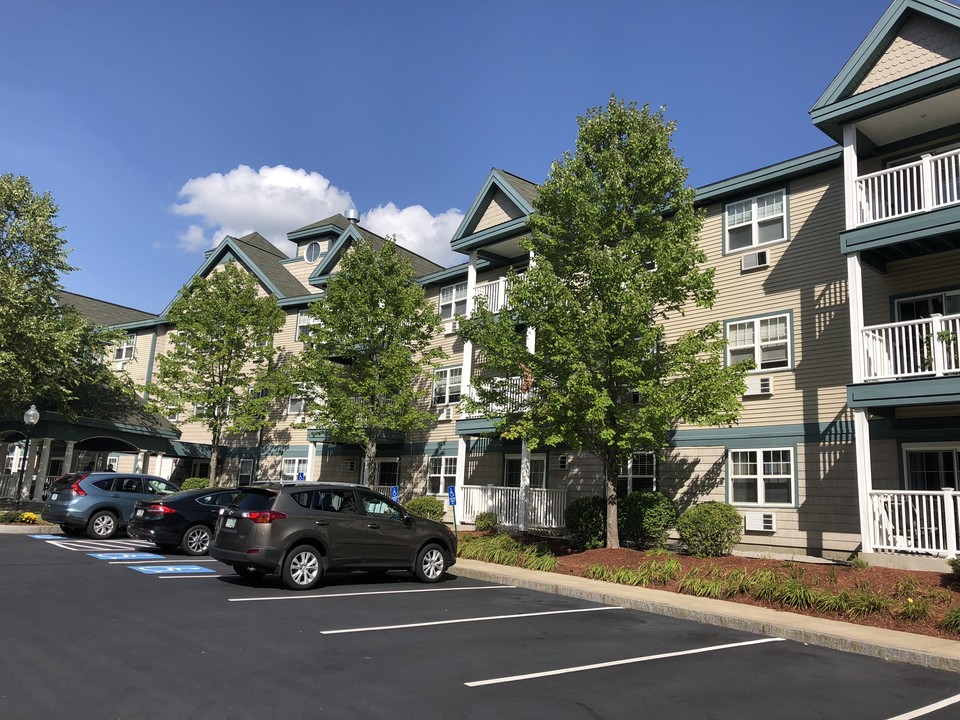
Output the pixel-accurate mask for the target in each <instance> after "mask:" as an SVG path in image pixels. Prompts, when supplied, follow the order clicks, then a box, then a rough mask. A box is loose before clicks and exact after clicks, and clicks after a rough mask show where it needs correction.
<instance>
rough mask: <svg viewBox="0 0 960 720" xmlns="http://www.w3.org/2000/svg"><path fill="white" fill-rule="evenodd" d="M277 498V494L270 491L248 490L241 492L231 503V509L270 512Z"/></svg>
mask: <svg viewBox="0 0 960 720" xmlns="http://www.w3.org/2000/svg"><path fill="white" fill-rule="evenodd" d="M275 497H277V494H276V493H275V492H270V491H269V490H254V489H248V490H244V491H242V492H240V493H239V494H238V495H237V496H236V497H235V498H234V499H233V502H232V503H230V507H237V508H240V509H241V510H269V509H270V507H271V506H272V505H273V500H274V498H275Z"/></svg>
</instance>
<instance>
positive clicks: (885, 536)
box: [869, 488, 960, 556]
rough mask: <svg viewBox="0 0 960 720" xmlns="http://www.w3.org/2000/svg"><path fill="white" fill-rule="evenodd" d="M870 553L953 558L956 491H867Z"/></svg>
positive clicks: (959, 513)
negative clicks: (871, 547)
mask: <svg viewBox="0 0 960 720" xmlns="http://www.w3.org/2000/svg"><path fill="white" fill-rule="evenodd" d="M869 495H870V520H871V523H870V541H871V544H872V546H873V549H874V550H879V551H891V552H906V553H920V554H933V555H947V556H955V555H956V554H957V547H958V544H960V537H958V535H957V532H958V528H960V523H958V522H957V518H958V516H960V507H958V503H960V492H957V491H955V490H954V489H953V488H944V489H943V490H942V491H939V492H937V491H927V492H924V491H914V490H871V491H870V494H869Z"/></svg>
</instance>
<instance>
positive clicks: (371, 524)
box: [367, 523, 380, 530]
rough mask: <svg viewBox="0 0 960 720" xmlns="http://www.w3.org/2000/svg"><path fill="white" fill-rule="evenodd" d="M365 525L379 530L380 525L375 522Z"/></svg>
mask: <svg viewBox="0 0 960 720" xmlns="http://www.w3.org/2000/svg"><path fill="white" fill-rule="evenodd" d="M367 527H368V528H370V529H371V530H379V529H380V526H379V525H377V524H376V523H369V524H368V525H367Z"/></svg>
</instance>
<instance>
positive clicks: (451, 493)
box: [447, 485, 457, 507]
mask: <svg viewBox="0 0 960 720" xmlns="http://www.w3.org/2000/svg"><path fill="white" fill-rule="evenodd" d="M447 498H448V499H449V500H450V506H451V507H453V506H455V505H456V504H457V489H456V488H455V487H454V486H453V485H451V486H450V487H448V488H447Z"/></svg>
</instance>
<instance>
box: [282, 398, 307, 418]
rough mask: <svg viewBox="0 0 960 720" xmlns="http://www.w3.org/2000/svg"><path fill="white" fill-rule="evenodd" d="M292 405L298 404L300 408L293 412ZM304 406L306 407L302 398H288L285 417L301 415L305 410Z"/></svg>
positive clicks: (293, 406)
mask: <svg viewBox="0 0 960 720" xmlns="http://www.w3.org/2000/svg"><path fill="white" fill-rule="evenodd" d="M294 403H299V404H300V408H299V409H297V410H295V409H294V408H295V405H294ZM306 406H307V403H306V400H304V399H303V398H302V397H296V398H294V397H292V398H288V399H287V415H303V411H304V410H306Z"/></svg>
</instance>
